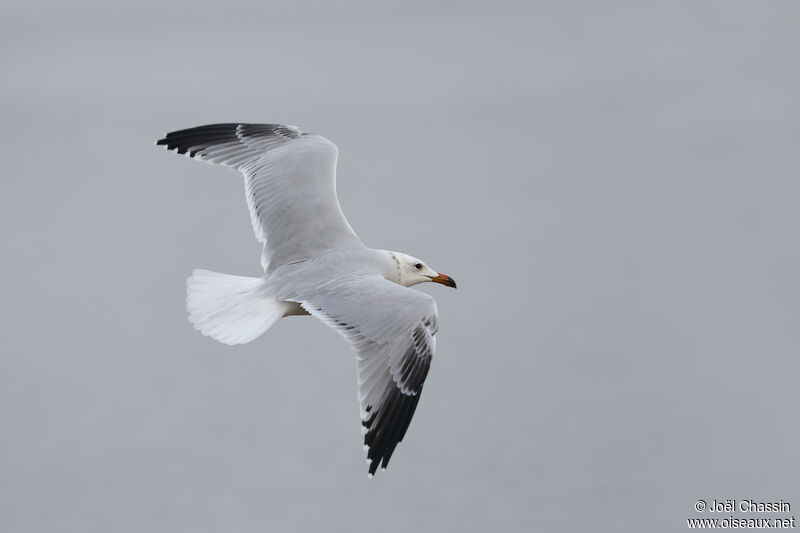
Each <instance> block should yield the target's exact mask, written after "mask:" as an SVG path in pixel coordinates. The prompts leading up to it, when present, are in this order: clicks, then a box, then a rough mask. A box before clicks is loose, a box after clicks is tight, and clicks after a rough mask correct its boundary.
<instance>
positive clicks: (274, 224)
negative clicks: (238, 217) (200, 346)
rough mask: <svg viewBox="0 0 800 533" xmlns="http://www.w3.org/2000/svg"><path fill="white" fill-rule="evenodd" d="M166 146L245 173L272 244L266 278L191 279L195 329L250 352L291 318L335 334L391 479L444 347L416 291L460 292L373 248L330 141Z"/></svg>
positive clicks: (238, 128) (282, 132) (288, 136)
mask: <svg viewBox="0 0 800 533" xmlns="http://www.w3.org/2000/svg"><path fill="white" fill-rule="evenodd" d="M157 144H159V145H165V146H166V147H167V149H169V150H176V151H177V152H178V153H182V154H187V155H188V156H190V157H192V158H195V159H199V160H201V161H207V162H209V163H215V164H219V165H222V166H227V167H232V168H235V169H237V170H239V171H240V172H241V173H242V174H243V175H244V180H245V192H246V195H247V205H248V207H249V209H250V216H251V221H252V224H253V230H254V231H255V234H256V238H257V239H258V241H259V242H262V243H264V249H263V253H262V259H261V263H262V267H263V268H264V276H262V277H258V278H251V277H243V276H230V275H227V274H219V273H216V272H210V271H207V270H195V271H194V272H193V274H192V276H191V277H190V278H189V279H188V280H187V302H186V307H187V310H188V312H189V321H190V322H191V323H192V325H193V326H194V327H195V328H196V329H198V330H199V331H200V332H201V333H203V334H204V335H208V336H210V337H212V338H214V339H216V340H218V341H220V342H223V343H225V344H241V343H246V342H250V341H252V340H254V339H255V338H256V337H258V336H259V335H261V334H262V333H264V332H265V331H266V330H267V329H269V328H270V327H271V326H272V325H273V324H274V323H275V322H276V321H277V320H278V319H280V318H281V317H284V316H290V315H297V314H311V315H313V316H315V317H317V318H318V319H320V320H321V321H322V322H324V323H325V324H327V325H329V326H331V327H332V328H334V329H335V330H336V331H338V332H339V333H340V334H341V335H342V336H343V337H344V338H345V339H346V340H347V341H348V342H349V343H350V344H351V346H352V347H353V349H354V350H355V351H356V354H357V361H358V399H359V403H360V405H361V418H362V424H363V427H364V429H365V436H364V443H365V445H366V447H367V449H368V451H367V458H368V463H369V465H370V466H369V473H370V475H372V474H374V473H375V471H376V470H377V468H378V467H379V466H380V467H383V468H385V467H386V465H387V464H388V462H389V459H390V458H391V456H392V453H393V452H394V449H395V447H396V446H397V443H398V442H400V441H401V440H402V439H403V437H404V436H405V433H406V430H407V429H408V425H409V423H410V422H411V418H412V417H413V415H414V411H415V410H416V407H417V404H418V402H419V397H420V394H421V393H422V387H423V384H424V382H425V378H426V376H427V374H428V370H429V368H430V364H431V361H432V358H433V352H434V348H435V345H436V338H435V335H436V331H437V329H438V316H437V312H436V303H435V302H434V300H433V298H431V297H430V296H428V295H426V294H423V293H420V292H417V291H414V290H410V289H409V288H408V287H410V286H412V285H415V284H417V283H422V282H426V281H434V282H437V283H442V284H444V285H448V286H450V287H455V282H454V281H453V280H452V279H451V278H450V277H448V276H445V275H443V274H439V273H437V272H436V271H434V270H432V269H430V268H429V267H428V266H427V265H425V263H423V262H422V261H420V260H419V259H416V258H414V257H412V256H410V255H407V254H403V253H400V252H391V251H387V250H374V249H371V248H367V247H366V246H364V244H363V243H362V242H361V240H360V239H359V238H358V236H357V235H356V234H355V232H354V231H353V229H352V228H351V227H350V224H349V223H348V222H347V219H345V217H344V214H343V213H342V210H341V208H340V207H339V201H338V198H337V196H336V162H337V158H338V149H337V148H336V146H335V145H334V144H333V143H331V142H330V141H328V140H327V139H325V138H324V137H321V136H319V135H314V134H311V133H307V132H304V131H301V130H299V129H298V128H296V127H294V126H284V125H278V124H213V125H208V126H200V127H197V128H191V129H187V130H181V131H176V132H172V133H169V134H167V135H166V136H165V137H164V138H163V139H161V140H159V141H158V142H157Z"/></svg>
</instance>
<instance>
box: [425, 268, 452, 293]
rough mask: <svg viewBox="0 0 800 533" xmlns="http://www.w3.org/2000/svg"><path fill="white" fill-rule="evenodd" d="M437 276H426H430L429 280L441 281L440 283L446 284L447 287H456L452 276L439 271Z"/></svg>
mask: <svg viewBox="0 0 800 533" xmlns="http://www.w3.org/2000/svg"><path fill="white" fill-rule="evenodd" d="M438 274H439V275H438V276H428V277H429V278H431V281H435V282H436V283H441V284H442V285H447V286H448V287H453V288H454V289H455V288H456V282H455V280H454V279H453V278H451V277H450V276H448V275H446V274H442V273H441V272H439V273H438Z"/></svg>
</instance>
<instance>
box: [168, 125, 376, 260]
mask: <svg viewBox="0 0 800 533" xmlns="http://www.w3.org/2000/svg"><path fill="white" fill-rule="evenodd" d="M156 144H158V145H164V146H166V147H167V149H168V150H175V151H177V152H178V153H180V154H186V155H187V156H189V157H191V158H194V159H198V160H201V161H206V162H208V163H214V164H217V165H222V166H225V167H231V168H235V169H237V170H239V171H240V172H241V173H242V174H243V175H244V181H245V192H246V195H247V206H248V208H249V209H250V219H251V222H252V224H253V231H254V232H255V235H256V239H258V241H259V242H262V243H264V252H263V254H262V266H263V267H264V269H265V270H266V269H267V268H268V265H269V268H271V269H274V268H276V267H278V266H280V265H283V264H287V263H290V262H294V261H300V260H303V259H307V258H309V257H312V256H314V255H317V254H319V253H321V252H323V251H325V250H328V249H331V248H334V247H337V246H341V245H344V244H361V241H360V240H359V239H358V236H356V234H355V232H354V231H353V229H352V228H351V227H350V224H349V223H348V222H347V219H346V218H345V216H344V214H343V213H342V210H341V207H340V206H339V200H338V197H337V196H336V161H337V159H338V154H339V151H338V149H337V148H336V145H334V144H333V143H332V142H330V141H328V140H327V139H325V138H324V137H321V136H319V135H314V134H312V133H307V132H304V131H301V130H299V129H298V128H296V127H294V126H285V125H282V124H235V123H230V124H210V125H207V126H199V127H196V128H190V129H186V130H180V131H174V132H171V133H168V134H167V135H166V136H165V137H164V138H163V139H160V140H159V141H157V143H156Z"/></svg>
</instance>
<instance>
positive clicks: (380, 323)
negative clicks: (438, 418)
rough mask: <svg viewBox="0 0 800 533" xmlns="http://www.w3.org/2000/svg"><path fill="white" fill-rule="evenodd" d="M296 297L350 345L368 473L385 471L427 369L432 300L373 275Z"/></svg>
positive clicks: (434, 319)
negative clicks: (363, 430) (355, 363)
mask: <svg viewBox="0 0 800 533" xmlns="http://www.w3.org/2000/svg"><path fill="white" fill-rule="evenodd" d="M297 301H298V302H300V304H301V305H302V306H303V307H304V308H305V309H306V310H307V311H308V312H309V313H311V314H312V315H314V316H316V317H317V318H319V319H320V320H322V322H324V323H325V324H327V325H329V326H331V327H332V328H334V329H335V330H336V331H338V332H339V333H340V334H341V335H342V336H343V337H344V338H345V339H346V340H347V341H348V342H349V343H350V345H351V346H352V347H353V348H354V349H355V351H356V355H357V360H358V400H359V403H360V405H361V423H362V425H363V426H364V429H365V435H364V444H365V445H366V448H367V460H368V462H369V465H370V466H369V473H370V474H374V473H375V471H376V470H377V469H378V466H381V467H382V468H384V469H385V468H386V465H387V464H388V463H389V459H391V457H392V453H394V450H395V447H396V446H397V444H398V443H399V442H400V441H402V440H403V437H404V436H405V434H406V430H407V429H408V426H409V424H410V423H411V418H412V417H413V416H414V411H415V410H416V408H417V404H418V403H419V398H420V395H421V394H422V386H423V384H424V383H425V378H426V377H427V375H428V370H429V369H430V365H431V360H432V359H433V352H434V349H435V347H436V338H435V335H436V331H437V330H438V327H439V326H438V316H437V312H436V302H435V301H434V299H433V298H432V297H431V296H429V295H427V294H425V293H422V292H418V291H415V290H412V289H408V288H406V287H402V286H400V285H397V284H395V283H392V282H390V281H387V280H385V279H383V278H381V277H378V276H375V277H368V278H361V279H345V280H334V281H331V282H328V283H326V284H324V285H323V286H322V287H319V288H316V289H312V290H311V291H309V293H307V294H304V295H300V297H299V298H298V299H297Z"/></svg>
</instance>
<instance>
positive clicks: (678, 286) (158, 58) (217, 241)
mask: <svg viewBox="0 0 800 533" xmlns="http://www.w3.org/2000/svg"><path fill="white" fill-rule="evenodd" d="M799 24H800V9H798V6H797V4H796V3H794V2H731V1H725V2H722V1H719V2H669V3H661V4H659V3H639V2H637V3H634V2H630V3H624V2H620V3H617V2H526V3H523V2H520V3H497V2H492V3H485V4H478V3H475V4H469V3H464V2H450V3H437V4H436V5H431V4H429V3H416V4H409V3H403V4H402V5H400V4H397V3H394V4H388V3H387V4H383V5H381V6H378V5H373V3H368V2H365V3H346V4H343V3H340V2H335V3H334V2H318V3H306V2H281V3H264V2H258V3H253V4H248V3H232V2H228V3H226V4H225V5H224V6H223V5H214V4H207V3H204V2H197V1H193V2H184V3H172V4H169V5H166V4H165V3H164V2H161V1H158V2H156V1H147V2H143V1H137V2H135V3H134V2H124V3H123V2H117V3H110V2H88V1H83V2H69V3H67V2H28V3H25V4H24V5H23V4H22V3H20V2H17V3H14V5H12V3H10V2H6V3H4V4H3V7H2V8H0V80H1V81H0V108H1V109H2V121H0V150H2V195H1V196H0V208H1V209H0V236H1V237H2V249H1V250H0V253H2V276H0V290H1V291H2V308H0V324H2V335H0V352H2V356H1V357H0V431H1V432H2V433H0V529H1V530H2V531H6V532H56V531H58V532H62V531H63V532H73V531H74V532H95V531H96V532H111V531H113V532H127V531H131V532H139V531H148V532H162V531H164V532H166V531H169V532H183V531H186V532H206V531H209V532H210V531H226V532H227V531H230V532H239V531H531V530H539V531H570V532H571V531H683V530H686V518H688V517H697V516H713V515H710V514H708V513H706V514H705V515H698V514H697V513H695V512H694V511H693V504H694V502H695V501H696V500H697V499H698V498H704V499H706V500H709V501H711V500H712V499H714V498H716V499H726V498H737V499H743V498H752V499H755V500H761V501H773V500H778V499H780V498H782V499H784V500H788V501H790V502H791V503H792V504H793V505H794V506H795V507H796V508H797V506H800V490H798V479H800V465H799V464H798V461H797V450H798V449H800V431H798V415H797V407H798V404H800V393H798V389H797V379H798V370H800V362H798V343H799V342H800V328H798V324H797V322H798V316H800V315H799V314H798V312H800V303H798V302H800V284H799V283H798V272H799V271H800V247H798V239H797V235H798V224H800V211H798V208H797V203H798V194H799V193H800V185H798V170H800V155H799V154H800V151H799V150H798V140H800V128H799V127H798V123H799V120H800V106H799V105H798V94H800V72H799V71H798V62H797V58H798V45H800V33H798V31H797V29H798V27H799ZM220 121H251V122H286V123H290V124H297V125H299V126H301V127H303V128H306V129H310V130H312V131H315V132H319V133H321V134H323V135H325V136H327V137H328V138H330V139H332V140H333V141H334V142H335V143H337V144H338V146H339V147H340V150H341V157H340V166H339V194H340V198H341V203H342V205H343V209H344V211H345V212H346V214H347V215H348V218H349V220H350V222H351V224H352V225H353V227H354V228H355V229H356V230H357V231H358V232H359V234H360V235H361V237H362V238H363V240H364V241H365V242H366V243H367V244H368V245H372V246H375V247H380V248H389V249H395V250H401V251H405V252H408V253H411V254H413V255H416V256H418V257H421V258H423V259H425V260H426V261H427V262H428V263H429V264H430V265H432V266H433V267H434V268H436V269H439V270H441V271H443V272H446V273H448V274H450V275H452V276H453V277H454V278H455V279H457V280H458V283H459V290H458V291H452V290H449V289H445V288H443V287H439V286H430V287H423V288H421V290H424V291H426V292H429V293H430V294H433V295H434V296H435V297H436V299H437V301H438V304H439V312H440V319H441V329H440V333H439V336H438V339H439V344H438V353H437V356H436V359H435V362H434V366H433V369H432V371H431V374H430V376H429V379H428V383H427V385H426V388H425V394H424V395H423V399H422V402H421V404H420V408H419V409H418V411H417V414H416V417H415V419H414V422H413V424H412V425H411V428H410V431H409V433H408V435H407V436H406V440H405V442H403V443H402V444H401V445H400V446H399V448H398V450H397V452H396V454H395V456H394V457H393V459H392V464H391V465H390V468H389V470H388V471H387V472H385V473H382V474H381V475H379V476H377V477H376V478H375V479H373V480H368V479H367V477H366V475H365V474H366V465H365V464H364V454H363V451H362V447H361V434H360V431H359V422H358V410H357V403H356V394H355V364H354V357H353V355H352V353H351V352H350V350H349V348H348V347H347V345H346V344H345V343H344V342H343V341H342V340H341V339H340V338H339V337H338V336H337V335H336V333H334V332H333V331H331V330H328V329H327V328H325V327H324V326H322V325H321V324H319V323H317V322H316V321H314V320H312V319H308V318H292V319H287V320H283V321H281V322H280V323H279V324H277V325H276V326H275V327H274V328H273V329H272V330H270V331H269V332H268V333H267V334H266V335H264V336H263V337H262V338H259V339H258V340H257V341H255V342H253V343H252V344H249V345H246V346H242V347H235V348H231V347H226V346H223V345H220V344H217V343H215V342H213V341H211V340H209V339H207V338H205V337H202V336H201V335H199V334H197V333H196V332H195V331H193V330H192V328H191V327H190V325H189V324H188V323H187V321H186V316H185V311H184V279H185V277H186V276H187V275H188V274H189V273H190V271H191V270H192V269H193V268H198V267H202V268H208V269H211V270H216V271H219V272H225V273H231V274H241V275H258V271H259V269H258V254H259V249H258V245H257V244H256V242H255V240H254V239H253V235H252V231H251V228H250V224H249V219H248V215H247V210H246V208H245V203H244V201H243V194H242V184H241V179H240V178H239V176H237V175H236V174H235V173H233V172H230V171H228V170H225V169H222V168H219V167H213V166H211V165H203V164H200V163H196V162H193V161H189V160H187V159H184V158H180V157H176V156H175V155H173V154H168V153H166V152H164V151H162V150H160V149H156V148H155V147H154V146H152V143H153V142H154V141H155V140H156V139H157V138H158V137H159V136H160V135H161V134H163V133H164V132H166V131H169V130H174V129H180V128H183V127H189V126H193V125H199V124H203V123H209V122H220ZM792 514H795V513H794V512H793V513H792ZM725 516H728V515H725V514H723V515H722V517H725ZM737 516H741V515H737ZM772 516H775V515H772ZM781 516H787V515H781Z"/></svg>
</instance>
